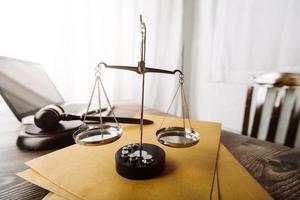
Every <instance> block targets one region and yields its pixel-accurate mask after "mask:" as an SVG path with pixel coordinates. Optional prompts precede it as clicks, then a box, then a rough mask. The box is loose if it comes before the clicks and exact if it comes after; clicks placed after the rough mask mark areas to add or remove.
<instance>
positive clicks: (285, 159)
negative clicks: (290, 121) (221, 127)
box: [221, 131, 300, 199]
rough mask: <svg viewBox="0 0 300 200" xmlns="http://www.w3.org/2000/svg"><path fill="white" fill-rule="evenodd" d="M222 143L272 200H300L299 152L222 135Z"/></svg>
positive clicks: (233, 135) (293, 149) (271, 144)
mask: <svg viewBox="0 0 300 200" xmlns="http://www.w3.org/2000/svg"><path fill="white" fill-rule="evenodd" d="M221 140H222V143H223V144H224V145H225V146H226V148H228V150H229V151H230V152H231V153H232V154H233V155H234V157H235V158H236V159H237V160H238V161H239V162H240V163H241V165H243V166H244V167H245V168H246V169H247V171H248V172H249V173H250V174H251V175H252V176H253V177H254V178H255V179H256V180H257V181H258V182H259V183H260V184H261V185H262V186H263V187H264V188H265V189H266V190H267V191H268V192H269V193H270V194H271V195H272V197H273V198H275V199H300V163H299V162H300V149H295V148H289V147H286V146H282V145H279V144H274V143H269V142H265V141H260V140H257V139H254V138H249V137H246V136H239V137H237V136H236V135H235V134H232V133H228V132H225V131H223V133H222V138H221Z"/></svg>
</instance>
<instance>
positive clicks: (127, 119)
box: [62, 114, 153, 125]
mask: <svg viewBox="0 0 300 200" xmlns="http://www.w3.org/2000/svg"><path fill="white" fill-rule="evenodd" d="M83 118H84V116H78V115H71V114H65V115H63V117H62V120H64V121H72V120H81V121H83ZM85 120H86V121H94V122H99V121H100V118H99V116H87V117H86V119H85ZM116 120H117V121H118V122H119V123H124V124H140V123H141V120H140V119H138V118H131V117H116ZM102 121H103V122H104V123H105V122H112V123H115V122H116V121H115V118H114V117H102ZM143 122H144V125H149V124H153V121H152V120H148V119H144V120H143Z"/></svg>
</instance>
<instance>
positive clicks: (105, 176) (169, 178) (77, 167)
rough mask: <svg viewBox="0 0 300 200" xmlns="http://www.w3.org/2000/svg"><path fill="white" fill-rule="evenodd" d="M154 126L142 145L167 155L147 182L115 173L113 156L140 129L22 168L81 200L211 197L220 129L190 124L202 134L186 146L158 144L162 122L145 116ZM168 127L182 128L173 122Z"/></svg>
mask: <svg viewBox="0 0 300 200" xmlns="http://www.w3.org/2000/svg"><path fill="white" fill-rule="evenodd" d="M147 118H149V119H152V120H154V122H155V124H153V125H148V126H144V142H145V143H152V144H156V145H158V146H160V147H162V148H163V149H164V150H165V151H166V169H165V171H164V172H163V174H162V175H161V176H158V177H156V178H153V179H149V180H129V179H126V178H123V177H121V176H120V175H118V174H117V172H116V171H115V160H114V155H115V152H116V151H117V150H118V149H119V148H121V147H122V146H124V145H126V144H130V143H136V142H138V141H139V136H140V135H139V127H138V126H130V127H126V128H124V133H123V136H122V137H121V139H119V140H118V141H116V142H114V143H112V144H108V145H104V146H98V147H85V146H80V145H73V146H70V147H68V148H65V149H62V150H59V151H56V152H53V153H51V154H47V155H45V156H42V157H40V158H37V159H34V160H32V161H29V162H27V163H26V164H27V165H28V166H29V167H31V168H32V169H33V170H35V171H36V172H38V173H39V174H40V175H41V176H43V177H45V178H46V179H48V180H49V181H50V182H52V183H53V184H55V185H57V186H58V187H60V188H62V189H63V190H65V191H68V192H69V193H72V194H74V195H75V196H77V197H79V198H82V199H122V200H123V199H171V198H177V199H209V198H210V194H211V188H212V185H213V173H214V169H215V168H214V167H215V162H216V155H217V147H218V143H219V140H220V131H221V125H220V124H218V123H212V122H199V121H192V125H193V127H194V128H195V129H196V130H197V131H198V132H200V137H201V140H200V142H199V143H198V144H197V145H195V146H193V147H190V148H181V149H176V148H169V147H165V146H163V145H160V144H159V143H158V142H157V141H156V138H155V132H156V130H157V128H158V126H157V124H160V122H161V120H162V118H161V117H159V116H147ZM169 124H172V125H173V126H182V120H181V119H178V118H172V119H171V120H169Z"/></svg>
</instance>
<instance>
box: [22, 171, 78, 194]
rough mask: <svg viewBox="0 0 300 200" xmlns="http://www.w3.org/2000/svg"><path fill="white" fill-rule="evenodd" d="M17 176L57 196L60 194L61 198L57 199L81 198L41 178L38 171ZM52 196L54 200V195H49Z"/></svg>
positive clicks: (24, 172)
mask: <svg viewBox="0 0 300 200" xmlns="http://www.w3.org/2000/svg"><path fill="white" fill-rule="evenodd" d="M17 175H18V176H20V177H21V178H23V179H25V180H27V181H29V182H31V183H33V184H35V185H38V186H40V187H42V188H44V189H46V190H49V191H51V192H53V193H55V194H58V195H59V196H58V195H56V196H57V197H55V198H62V197H64V198H65V199H73V200H80V198H79V197H77V196H75V195H74V194H72V193H70V192H68V191H66V190H64V189H63V188H61V187H59V186H57V185H55V184H54V183H52V182H51V181H49V180H48V179H46V178H45V177H43V176H41V175H40V174H39V173H37V172H36V171H34V170H32V169H27V170H25V171H23V172H19V173H18V174H17ZM47 196H48V195H47ZM50 196H51V198H54V197H52V195H49V197H50ZM49 197H45V198H46V199H47V198H49ZM51 198H50V199H51Z"/></svg>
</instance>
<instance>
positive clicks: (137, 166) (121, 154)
mask: <svg viewBox="0 0 300 200" xmlns="http://www.w3.org/2000/svg"><path fill="white" fill-rule="evenodd" d="M140 156H141V154H140V150H139V144H129V145H126V146H124V147H122V148H120V149H119V150H118V151H117V152H116V154H115V159H116V170H117V172H118V174H119V175H121V176H123V177H125V178H128V179H135V180H142V179H150V178H154V177H156V176H158V175H160V174H161V173H162V172H163V170H164V168H165V152H164V150H163V149H162V148H160V147H158V146H156V145H153V144H147V143H144V144H143V147H142V157H140Z"/></svg>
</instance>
